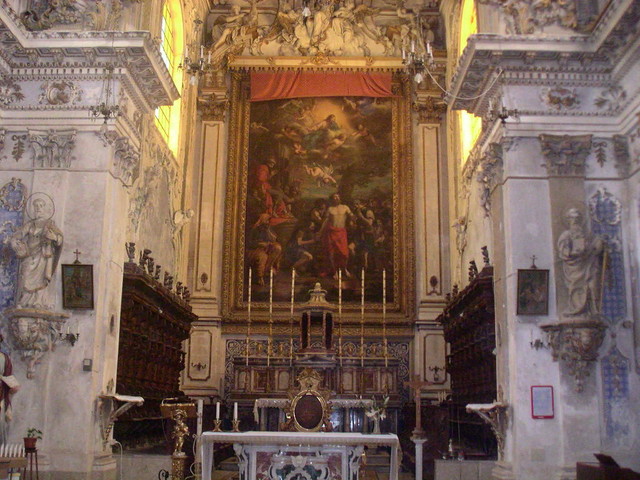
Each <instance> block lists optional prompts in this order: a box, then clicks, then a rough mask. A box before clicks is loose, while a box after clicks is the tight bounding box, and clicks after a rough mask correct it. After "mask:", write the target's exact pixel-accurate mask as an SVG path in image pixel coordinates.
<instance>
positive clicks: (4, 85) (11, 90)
mask: <svg viewBox="0 0 640 480" xmlns="http://www.w3.org/2000/svg"><path fill="white" fill-rule="evenodd" d="M20 100H24V94H23V93H22V87H21V86H20V85H18V84H17V83H16V82H15V81H14V80H13V79H12V78H9V77H4V78H1V79H0V106H3V107H7V106H9V105H11V104H12V103H15V102H18V101H20Z"/></svg>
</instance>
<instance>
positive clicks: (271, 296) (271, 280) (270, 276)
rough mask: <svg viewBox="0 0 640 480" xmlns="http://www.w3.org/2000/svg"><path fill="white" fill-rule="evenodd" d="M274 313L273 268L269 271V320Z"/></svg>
mask: <svg viewBox="0 0 640 480" xmlns="http://www.w3.org/2000/svg"><path fill="white" fill-rule="evenodd" d="M272 313H273V268H272V269H271V270H269V320H271V314H272Z"/></svg>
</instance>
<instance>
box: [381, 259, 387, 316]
mask: <svg viewBox="0 0 640 480" xmlns="http://www.w3.org/2000/svg"><path fill="white" fill-rule="evenodd" d="M386 307H387V271H386V270H382V318H384V314H385V313H386V311H387V308H386Z"/></svg>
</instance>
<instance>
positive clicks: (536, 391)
mask: <svg viewBox="0 0 640 480" xmlns="http://www.w3.org/2000/svg"><path fill="white" fill-rule="evenodd" d="M553 417H554V406H553V387H552V386H551V385H534V386H532V387H531V418H535V419H542V418H553Z"/></svg>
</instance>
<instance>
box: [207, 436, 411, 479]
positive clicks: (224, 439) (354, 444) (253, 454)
mask: <svg viewBox="0 0 640 480" xmlns="http://www.w3.org/2000/svg"><path fill="white" fill-rule="evenodd" d="M214 443H232V444H233V446H234V450H235V452H236V455H238V457H239V459H238V468H239V469H240V479H241V480H242V479H243V480H254V479H255V478H256V463H257V462H256V460H257V453H258V451H263V452H265V451H267V452H272V453H273V454H276V453H278V451H279V450H280V449H281V447H283V446H287V447H291V448H290V449H295V448H299V449H300V451H310V449H312V447H314V446H315V447H316V448H317V447H321V448H322V450H323V451H324V450H327V451H331V450H332V447H335V448H334V449H333V450H335V452H337V453H342V456H343V458H342V478H343V480H355V479H357V478H358V476H357V473H356V471H357V470H356V468H357V465H356V464H355V463H354V462H353V460H354V459H349V458H348V455H349V454H350V453H349V452H351V453H353V452H354V450H355V449H357V448H358V447H363V446H365V445H366V446H375V447H378V446H387V447H391V458H390V461H391V464H390V468H389V479H390V480H398V467H399V465H398V450H399V447H400V441H399V440H398V436H397V435H394V434H391V433H386V434H380V435H367V434H362V433H344V432H313V433H305V432H204V433H203V434H202V440H201V452H202V479H203V480H211V469H212V467H213V444H214ZM360 451H361V449H360ZM358 462H359V459H358ZM354 470H355V471H354Z"/></svg>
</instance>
